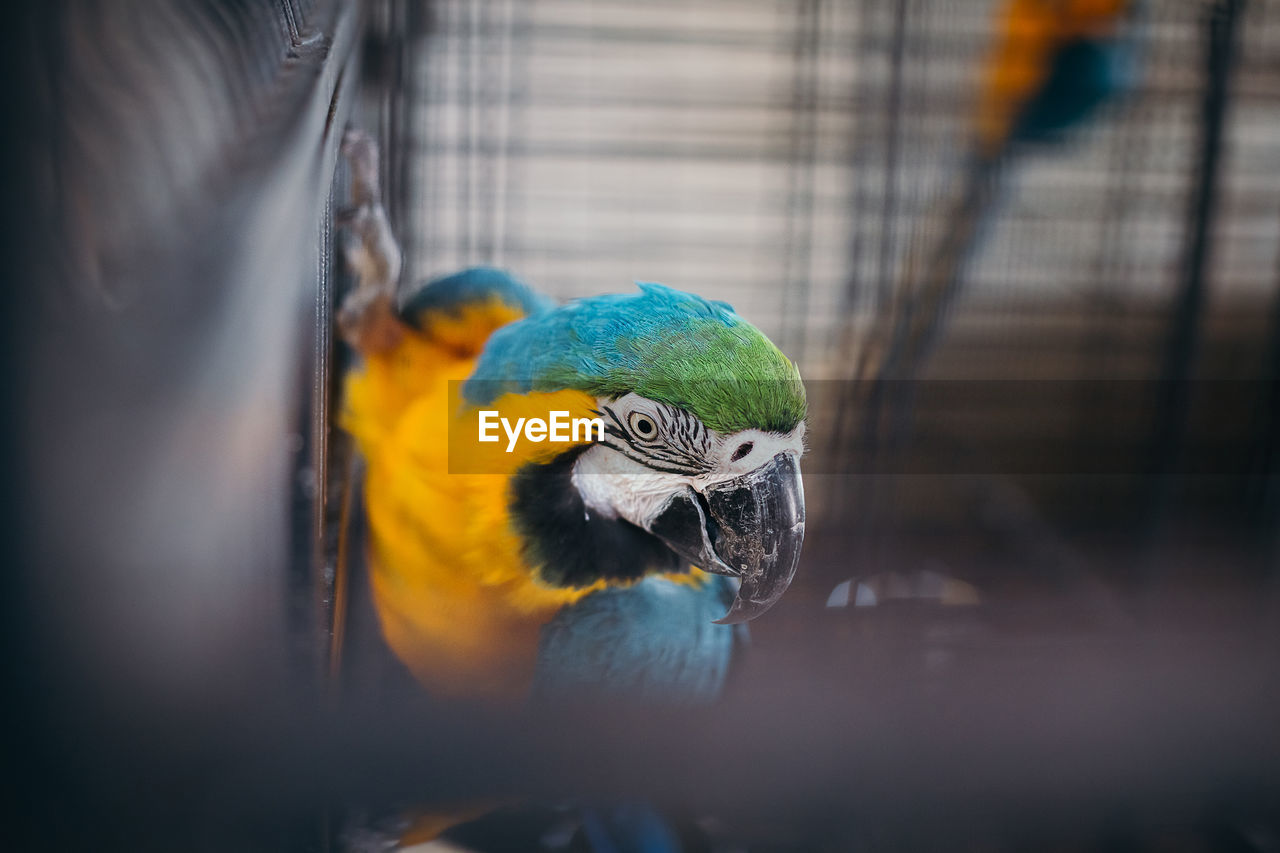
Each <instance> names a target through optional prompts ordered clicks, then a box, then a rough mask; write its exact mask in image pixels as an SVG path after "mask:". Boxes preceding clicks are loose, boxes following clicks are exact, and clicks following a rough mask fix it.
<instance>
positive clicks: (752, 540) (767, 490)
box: [649, 453, 804, 624]
mask: <svg viewBox="0 0 1280 853" xmlns="http://www.w3.org/2000/svg"><path fill="white" fill-rule="evenodd" d="M649 532H650V533H652V534H653V535H655V536H657V537H658V538H660V539H662V541H664V542H666V543H667V546H668V547H670V548H671V550H673V551H675V552H676V553H677V554H679V555H680V556H682V557H684V558H685V559H687V560H688V561H689V562H691V563H693V565H695V566H697V567H698V568H700V569H704V570H705V571H708V572H715V573H716V574H722V575H732V576H733V577H737V578H739V579H740V580H741V585H740V586H739V589H738V596H737V598H735V599H734V601H733V604H732V605H731V606H730V607H729V612H728V613H726V614H725V615H724V617H723V618H722V619H718V620H716V621H717V622H718V623H720V624H734V623H738V622H746V621H748V620H750V619H754V618H756V617H757V616H759V615H760V614H762V613H764V612H765V611H766V610H768V609H769V608H770V607H772V606H773V605H774V604H775V603H776V602H777V601H778V599H779V598H781V597H782V594H783V593H784V592H786V591H787V587H788V586H790V585H791V579H792V578H793V577H794V576H795V573H796V565H797V563H799V561H800V547H801V545H802V544H803V543H804V485H803V483H802V482H801V479H800V462H799V460H798V459H797V458H796V456H795V454H794V453H779V454H778V455H777V456H775V457H773V459H772V460H770V461H769V463H768V464H767V465H762V466H761V467H759V468H757V469H756V470H754V471H752V472H751V473H749V474H746V475H744V476H742V477H739V478H737V479H735V480H729V481H727V482H724V483H717V484H716V485H714V486H712V487H711V488H709V489H707V490H706V492H705V493H703V494H699V493H698V492H696V491H694V490H693V489H688V488H686V489H685V490H684V491H682V492H678V493H677V494H676V495H675V496H673V497H672V498H671V500H670V501H668V502H667V505H666V506H665V507H663V509H662V511H661V512H660V513H658V515H657V517H656V518H655V519H654V520H653V521H652V522H651V523H650V524H649Z"/></svg>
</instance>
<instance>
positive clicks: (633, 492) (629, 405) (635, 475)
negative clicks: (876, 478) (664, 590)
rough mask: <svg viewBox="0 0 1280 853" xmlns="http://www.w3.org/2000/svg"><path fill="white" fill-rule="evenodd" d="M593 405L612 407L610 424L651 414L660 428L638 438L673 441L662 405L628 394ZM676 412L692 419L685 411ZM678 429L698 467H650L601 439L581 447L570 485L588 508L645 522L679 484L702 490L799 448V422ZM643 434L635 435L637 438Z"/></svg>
mask: <svg viewBox="0 0 1280 853" xmlns="http://www.w3.org/2000/svg"><path fill="white" fill-rule="evenodd" d="M598 407H599V408H600V410H601V411H602V412H603V411H605V410H606V409H608V410H610V411H612V413H613V415H614V416H615V417H616V421H615V423H617V422H620V423H622V424H626V423H628V421H629V420H631V419H633V418H632V417H631V416H633V415H635V414H636V413H643V414H645V415H646V416H648V417H650V418H652V419H653V422H654V423H655V424H656V425H657V426H659V427H660V429H659V430H658V433H659V434H658V435H657V436H655V438H654V440H652V441H649V442H638V443H641V444H642V445H643V444H648V445H663V444H667V443H669V442H671V441H673V440H674V436H672V435H671V432H672V428H671V426H670V425H671V424H672V423H673V420H672V419H671V418H669V417H668V418H663V417H662V404H658V403H654V402H653V401H651V400H646V399H644V398H643V397H639V396H636V395H634V394H628V395H626V396H625V397H622V398H620V399H618V400H613V401H611V400H604V399H602V400H599V401H598ZM667 408H668V409H669V407H667ZM668 414H669V412H668ZM679 414H681V415H683V416H684V417H685V418H692V416H690V415H688V414H687V413H682V412H681V413H679ZM693 420H694V421H696V419H693ZM640 426H641V427H644V426H646V425H645V424H640ZM644 432H645V433H647V432H648V430H647V429H646V430H644ZM679 434H680V437H681V438H682V439H684V440H685V447H684V448H683V452H684V453H685V454H688V455H694V456H696V458H697V459H698V461H699V462H700V463H701V464H700V465H699V468H700V469H701V470H696V471H690V473H687V474H685V473H678V472H669V471H667V472H664V471H655V470H654V467H651V466H650V465H646V464H645V463H644V462H642V461H640V460H639V459H637V458H634V457H633V456H630V455H628V454H627V453H623V452H622V451H621V450H619V449H617V448H615V447H610V446H608V445H607V444H603V443H602V444H595V445H593V446H592V447H591V448H589V449H588V450H586V451H585V452H583V454H582V455H581V456H580V457H578V460H577V461H576V462H575V463H574V467H573V484H574V486H575V487H576V488H577V489H578V493H579V494H580V495H581V496H582V500H583V502H584V503H585V504H586V506H587V509H588V511H589V512H594V513H598V514H599V515H602V516H604V517H605V518H624V519H626V520H627V521H630V522H631V523H632V524H635V525H637V526H640V527H647V526H648V524H649V522H651V521H652V520H653V519H654V518H655V517H656V516H657V515H658V513H660V512H661V511H662V510H663V509H664V508H665V507H666V505H667V503H668V502H669V501H670V500H671V497H672V495H673V494H675V493H677V492H679V491H680V490H681V489H683V488H686V487H688V488H692V489H694V490H695V491H698V492H705V491H706V490H707V489H708V488H710V487H711V486H714V485H716V484H717V483H723V482H725V481H727V480H733V479H736V478H738V477H741V476H743V475H745V474H749V473H750V472H752V471H754V470H756V469H757V468H759V467H761V466H762V465H767V464H768V463H769V462H770V461H771V460H772V459H773V458H774V457H775V456H777V455H778V454H779V453H793V454H795V455H796V457H799V456H801V455H802V454H803V453H804V435H805V425H804V423H803V422H802V423H800V424H798V425H797V426H796V428H795V429H793V430H791V432H789V433H786V434H785V435H780V434H778V433H772V432H765V431H764V430H758V429H746V430H742V431H740V432H736V433H733V434H731V435H721V434H720V433H717V432H714V431H713V430H709V429H707V428H706V427H705V426H703V425H702V424H701V423H700V422H697V423H696V425H695V426H694V427H693V428H692V429H690V428H688V427H685V428H684V429H683V431H682V432H680V433H679ZM645 437H646V436H645V435H641V436H639V438H641V439H643V438H645ZM668 446H669V445H668ZM645 450H646V452H649V453H654V452H655V451H656V450H657V448H654V447H646V448H645ZM628 452H629V453H631V452H635V449H634V448H628ZM663 463H664V459H663V457H661V456H656V457H655V464H656V465H662V464H663Z"/></svg>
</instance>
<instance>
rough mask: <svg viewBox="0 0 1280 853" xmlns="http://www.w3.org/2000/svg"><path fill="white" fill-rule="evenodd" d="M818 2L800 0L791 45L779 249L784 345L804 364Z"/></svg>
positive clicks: (811, 220)
mask: <svg viewBox="0 0 1280 853" xmlns="http://www.w3.org/2000/svg"><path fill="white" fill-rule="evenodd" d="M821 13H822V9H821V0H801V2H800V3H799V4H798V5H797V6H796V22H795V29H794V33H793V37H792V42H791V63H792V77H791V128H790V134H789V137H790V138H789V145H788V149H789V153H790V158H789V159H790V166H789V168H788V175H787V178H788V180H787V230H786V236H785V237H784V251H783V264H784V268H783V275H782V280H783V291H782V323H783V325H782V341H783V348H784V349H786V350H787V351H788V352H790V353H791V354H792V357H793V358H795V359H796V360H797V361H801V362H802V361H803V360H804V349H805V344H806V338H807V335H806V326H807V320H808V313H809V273H810V268H811V263H810V262H811V260H812V254H813V253H812V248H813V181H814V162H815V159H816V156H817V131H818V128H817V121H818V105H817V98H818V68H817V66H818V62H819V56H818V54H819V48H820V45H821V26H820V19H821Z"/></svg>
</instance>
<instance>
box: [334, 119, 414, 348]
mask: <svg viewBox="0 0 1280 853" xmlns="http://www.w3.org/2000/svg"><path fill="white" fill-rule="evenodd" d="M341 150H342V156H343V157H345V158H346V160H347V164H348V166H349V167H350V173H351V203H350V204H349V205H347V206H344V207H342V208H339V209H338V211H337V212H336V213H335V215H334V225H335V226H336V227H338V228H340V229H342V230H343V231H345V232H346V236H345V239H344V240H343V241H342V257H343V260H344V261H345V262H346V266H347V268H348V269H349V270H350V271H351V273H352V274H353V275H354V276H355V277H356V287H355V289H353V290H352V291H351V292H350V293H348V294H347V295H346V297H345V298H344V299H343V300H342V306H341V307H340V308H339V309H338V332H339V334H340V335H341V336H342V339H343V340H345V341H346V342H347V343H348V344H349V345H351V346H352V347H353V348H354V349H356V350H357V351H359V352H361V353H363V354H365V355H370V354H375V353H382V352H387V351H388V350H390V349H392V348H393V347H395V345H396V344H397V343H399V342H400V338H401V337H402V336H403V334H404V331H405V329H404V324H403V323H402V322H401V321H400V319H399V318H398V317H397V316H396V310H395V296H396V287H397V285H398V284H399V282H400V270H401V266H402V264H403V256H402V255H401V252H400V244H399V243H398V242H397V241H396V238H395V234H394V233H392V231H391V223H390V221H389V220H388V219H387V212H386V209H385V208H383V206H382V192H381V189H380V188H379V186H378V146H377V143H376V142H375V141H374V139H373V137H371V136H369V134H367V133H365V132H364V131H362V130H359V129H358V128H353V127H349V128H347V130H346V132H345V133H344V134H343V136H342V149H341Z"/></svg>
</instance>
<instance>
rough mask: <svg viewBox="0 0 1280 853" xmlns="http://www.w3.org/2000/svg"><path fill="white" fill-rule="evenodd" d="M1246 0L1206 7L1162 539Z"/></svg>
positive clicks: (1167, 399) (1159, 491)
mask: <svg viewBox="0 0 1280 853" xmlns="http://www.w3.org/2000/svg"><path fill="white" fill-rule="evenodd" d="M1243 5H1244V0H1213V2H1212V3H1211V4H1210V5H1209V6H1207V8H1206V12H1205V21H1204V27H1205V35H1206V42H1207V44H1206V50H1205V88H1204V97H1203V100H1202V101H1201V108H1200V115H1201V126H1200V139H1199V164H1198V168H1197V171H1196V176H1195V185H1194V188H1193V190H1192V192H1191V194H1190V206H1189V208H1188V210H1187V243H1186V257H1185V260H1184V262H1183V264H1182V270H1183V275H1182V280H1181V283H1180V285H1179V289H1178V295H1177V298H1176V299H1175V301H1174V307H1173V317H1172V320H1171V322H1170V328H1169V336H1168V340H1167V343H1166V347H1165V353H1164V365H1163V368H1162V370H1161V374H1160V378H1161V383H1160V388H1159V391H1158V395H1159V397H1158V399H1157V401H1156V407H1155V423H1154V431H1153V439H1152V444H1151V451H1150V458H1149V468H1148V470H1149V471H1150V473H1151V481H1150V482H1151V497H1150V500H1149V503H1148V510H1149V513H1150V515H1149V525H1148V532H1149V534H1150V535H1151V536H1153V537H1154V536H1157V535H1158V534H1159V532H1160V530H1161V528H1162V527H1163V524H1164V522H1165V520H1166V519H1167V517H1168V514H1169V509H1170V505H1171V502H1172V496H1173V489H1174V482H1175V476H1174V475H1175V472H1176V470H1177V465H1178V460H1179V457H1180V454H1181V451H1182V446H1183V443H1184V442H1185V439H1186V432H1187V419H1188V413H1189V408H1190V404H1191V394H1190V380H1191V378H1192V372H1193V370H1194V369H1195V362H1196V356H1197V351H1198V349H1199V345H1200V325H1201V315H1202V314H1203V312H1204V305H1205V297H1206V291H1207V272H1208V269H1209V262H1210V251H1211V248H1212V234H1213V223H1214V219H1215V215H1216V213H1217V189H1218V180H1219V172H1220V161H1221V157H1222V136H1223V127H1224V122H1225V116H1226V111H1227V103H1228V100H1229V98H1230V90H1229V86H1228V82H1229V79H1230V75H1231V69H1232V65H1233V64H1234V60H1235V33H1236V29H1237V23H1238V22H1239V18H1240V13H1241V9H1242V7H1243Z"/></svg>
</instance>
